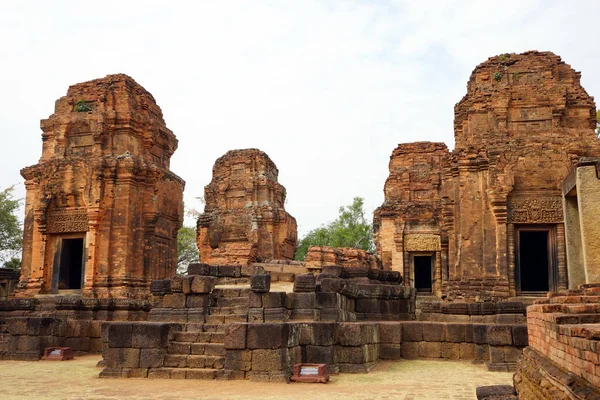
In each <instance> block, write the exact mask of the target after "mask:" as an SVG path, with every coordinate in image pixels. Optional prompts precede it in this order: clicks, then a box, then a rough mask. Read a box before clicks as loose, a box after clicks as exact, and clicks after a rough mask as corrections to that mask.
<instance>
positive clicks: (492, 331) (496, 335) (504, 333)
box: [487, 325, 512, 346]
mask: <svg viewBox="0 0 600 400" xmlns="http://www.w3.org/2000/svg"><path fill="white" fill-rule="evenodd" d="M487 337H488V343H489V344H490V345H493V346H510V345H512V327H511V325H490V326H488V329H487Z"/></svg>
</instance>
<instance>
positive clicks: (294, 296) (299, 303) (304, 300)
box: [287, 292, 316, 309]
mask: <svg viewBox="0 0 600 400" xmlns="http://www.w3.org/2000/svg"><path fill="white" fill-rule="evenodd" d="M315 297H316V293H314V292H313V293H289V294H288V295H287V308H304V309H309V308H315Z"/></svg>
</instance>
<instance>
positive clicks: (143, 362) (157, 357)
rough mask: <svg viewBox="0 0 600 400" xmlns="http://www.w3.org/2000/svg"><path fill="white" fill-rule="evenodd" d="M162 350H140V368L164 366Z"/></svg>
mask: <svg viewBox="0 0 600 400" xmlns="http://www.w3.org/2000/svg"><path fill="white" fill-rule="evenodd" d="M164 356H165V350H164V349H141V350H140V363H139V366H140V368H159V367H162V366H163V364H164Z"/></svg>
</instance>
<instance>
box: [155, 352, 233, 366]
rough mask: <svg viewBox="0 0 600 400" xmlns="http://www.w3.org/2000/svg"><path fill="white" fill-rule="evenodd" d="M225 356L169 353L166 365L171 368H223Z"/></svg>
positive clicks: (166, 357)
mask: <svg viewBox="0 0 600 400" xmlns="http://www.w3.org/2000/svg"><path fill="white" fill-rule="evenodd" d="M224 363H225V357H224V356H207V355H202V354H167V355H166V356H165V367H171V368H216V369H222V368H223V365H224Z"/></svg>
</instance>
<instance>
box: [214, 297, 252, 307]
mask: <svg viewBox="0 0 600 400" xmlns="http://www.w3.org/2000/svg"><path fill="white" fill-rule="evenodd" d="M212 300H213V303H212V305H213V306H214V307H238V306H244V307H248V297H213V299H212Z"/></svg>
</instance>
